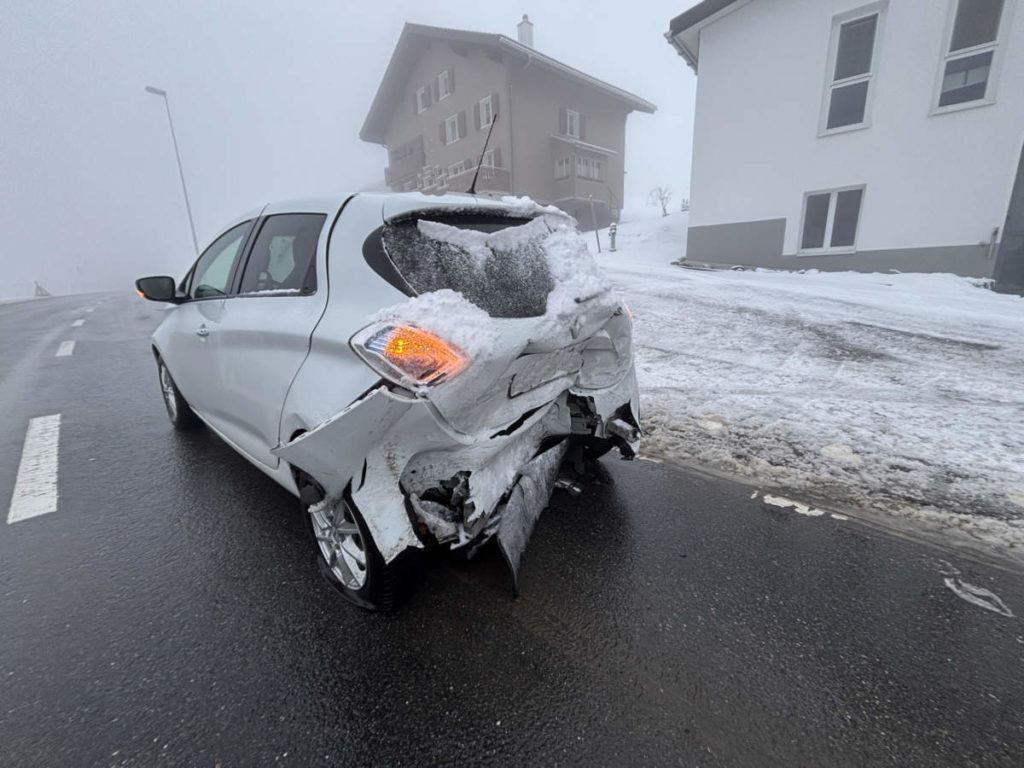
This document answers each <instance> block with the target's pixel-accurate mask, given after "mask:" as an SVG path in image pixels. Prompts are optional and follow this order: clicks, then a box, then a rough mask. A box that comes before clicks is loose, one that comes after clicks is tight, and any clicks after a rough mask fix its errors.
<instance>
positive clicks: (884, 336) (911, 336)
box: [591, 212, 1024, 556]
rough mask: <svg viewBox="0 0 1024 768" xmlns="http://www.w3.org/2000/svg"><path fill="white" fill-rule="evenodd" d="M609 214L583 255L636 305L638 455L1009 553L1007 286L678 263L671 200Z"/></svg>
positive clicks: (1015, 400)
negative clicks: (611, 225)
mask: <svg viewBox="0 0 1024 768" xmlns="http://www.w3.org/2000/svg"><path fill="white" fill-rule="evenodd" d="M625 219H626V220H625V221H624V222H623V223H622V224H621V225H620V227H619V238H618V247H619V250H618V252H616V253H609V252H608V251H607V239H606V233H605V232H602V245H603V246H604V247H605V252H604V253H603V254H601V255H600V256H598V260H599V262H600V263H601V265H602V267H603V268H604V269H605V270H606V271H607V273H608V274H609V276H610V277H611V278H612V280H613V281H614V282H615V283H616V284H617V286H618V287H619V288H620V290H621V291H622V292H623V294H624V296H625V298H626V300H627V301H628V302H629V304H630V307H631V308H632V310H633V312H634V314H635V335H636V340H637V369H638V374H639V376H640V385H641V390H642V397H643V402H642V409H643V413H644V417H645V420H646V426H647V427H648V428H649V429H650V430H651V435H650V437H649V438H648V439H647V440H646V441H645V443H644V449H643V450H644V453H645V455H647V456H648V457H650V458H655V459H662V460H677V461H690V462H697V463H700V464H704V465H708V466H711V467H714V468H719V469H722V470H727V471H731V472H735V473H738V474H743V475H747V476H750V477H752V478H754V479H755V480H757V481H758V482H760V483H763V484H764V485H765V486H766V487H769V486H770V487H774V488H784V489H788V490H791V491H793V492H794V493H796V494H802V496H801V498H804V499H810V500H817V501H818V502H819V503H822V504H830V505H831V506H833V507H845V508H848V509H853V510H861V511H864V510H867V511H874V512H875V513H883V514H885V515H888V516H890V517H891V516H896V517H898V518H903V519H913V520H914V521H915V522H917V523H919V524H924V525H925V526H928V527H930V528H933V529H935V528H940V529H943V530H947V529H950V528H954V529H958V530H959V531H960V532H961V533H964V534H966V535H969V536H972V537H974V538H975V539H977V540H980V541H982V542H984V543H987V544H996V545H998V546H999V547H1001V548H1003V549H1004V553H1006V554H1016V556H1022V555H1024V428H1022V426H1021V425H1022V421H1024V418H1022V417H1024V378H1022V377H1024V300H1022V299H1020V298H1017V297H1011V296H1003V295H999V294H995V293H992V292H991V291H988V290H985V289H983V288H980V287H977V286H976V285H974V283H973V282H972V281H970V280H966V279H963V278H958V277H954V276H951V275H920V274H902V275H897V274H858V273H854V272H841V273H817V272H808V273H806V274H795V273H782V272H764V271H698V270H691V269H683V268H681V267H678V266H673V265H672V264H671V262H672V261H673V260H675V259H677V258H679V257H680V256H681V255H682V254H683V253H684V251H685V240H686V235H685V229H686V214H680V213H675V214H671V215H670V216H669V217H667V218H662V217H660V216H657V215H655V214H654V213H653V212H649V213H646V214H644V215H642V216H639V217H632V218H631V217H625ZM591 245H592V247H593V243H591ZM848 258H851V259H852V258H856V257H855V256H853V257H848ZM1011 550H1015V551H1011Z"/></svg>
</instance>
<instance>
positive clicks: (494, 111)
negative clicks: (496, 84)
mask: <svg viewBox="0 0 1024 768" xmlns="http://www.w3.org/2000/svg"><path fill="white" fill-rule="evenodd" d="M497 116H498V94H496V93H492V94H491V119H492V120H493V119H494V118H496V117H497Z"/></svg>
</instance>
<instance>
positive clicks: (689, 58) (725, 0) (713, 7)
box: [665, 0, 750, 72]
mask: <svg viewBox="0 0 1024 768" xmlns="http://www.w3.org/2000/svg"><path fill="white" fill-rule="evenodd" d="M749 2H750V0H703V2H700V3H697V4H696V5H695V6H693V7H692V8H691V9H690V10H688V11H683V12H682V13H680V14H679V15H678V16H676V17H675V18H674V19H672V21H670V22H669V25H668V32H666V33H665V37H666V39H667V40H668V42H669V45H671V46H672V47H673V48H675V49H676V50H677V51H678V52H679V55H680V56H682V57H683V58H684V59H686V63H687V64H689V65H690V66H691V67H693V71H694V72H696V71H697V57H698V55H699V53H700V30H701V28H703V27H705V26H707V25H708V24H710V23H711V22H713V21H715V20H717V19H719V18H721V17H722V16H725V15H726V14H727V13H730V12H731V11H734V10H736V8H739V7H740V6H743V5H746V4H747V3H749Z"/></svg>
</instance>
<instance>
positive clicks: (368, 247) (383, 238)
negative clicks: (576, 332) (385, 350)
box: [363, 213, 554, 318]
mask: <svg viewBox="0 0 1024 768" xmlns="http://www.w3.org/2000/svg"><path fill="white" fill-rule="evenodd" d="M547 235H548V229H547V227H546V226H545V225H544V222H543V220H541V219H529V218H521V217H509V216H498V215H468V214H467V215H452V214H441V215H424V214H422V213H418V214H416V216H415V217H409V218H406V219H403V220H397V221H392V222H390V223H388V224H387V225H385V226H384V227H382V228H381V229H380V230H378V232H377V233H375V235H371V237H370V238H369V239H368V240H367V243H366V244H365V246H364V249H363V252H364V256H365V257H366V260H367V261H368V262H369V263H370V266H371V267H373V268H374V269H375V270H376V271H377V272H378V274H380V275H381V276H382V277H383V278H384V279H386V280H388V281H389V282H391V283H392V285H395V287H397V288H399V289H400V290H404V291H405V292H406V293H412V294H423V293H429V292H431V291H437V290H441V289H444V288H450V289H451V290H453V291H456V292H458V293H461V294H462V295H463V296H465V297H466V299H467V300H469V301H471V302H472V303H473V304H475V305H477V306H478V307H480V308H481V309H483V310H484V311H485V312H487V313H488V314H489V315H490V316H491V317H497V318H522V317H540V316H542V315H543V314H544V313H545V311H546V309H547V297H548V293H550V292H551V290H552V288H554V281H553V280H552V277H551V271H550V268H549V264H548V258H547V256H546V254H545V252H544V248H543V247H542V243H543V240H544V238H545V237H546V236H547ZM382 258H384V259H386V261H385V262H382V261H381V260H382ZM392 267H393V268H392ZM395 273H397V274H395Z"/></svg>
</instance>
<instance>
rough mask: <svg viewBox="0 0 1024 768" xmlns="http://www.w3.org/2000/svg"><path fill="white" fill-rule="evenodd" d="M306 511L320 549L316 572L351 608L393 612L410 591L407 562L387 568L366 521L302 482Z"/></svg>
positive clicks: (316, 487)
mask: <svg viewBox="0 0 1024 768" xmlns="http://www.w3.org/2000/svg"><path fill="white" fill-rule="evenodd" d="M298 480H299V490H300V499H301V501H302V507H303V511H304V512H305V514H306V519H307V520H308V521H309V525H310V529H311V531H312V533H313V540H314V542H315V544H316V547H317V566H318V567H319V568H320V573H321V575H323V577H324V578H325V579H326V580H327V582H328V583H329V584H330V585H331V586H332V587H334V589H336V590H337V591H338V592H340V593H341V595H342V597H344V598H345V599H346V600H348V601H349V602H351V603H354V604H356V605H358V606H359V607H360V608H363V609H365V610H368V611H380V612H382V613H387V612H389V611H392V610H394V609H395V608H396V607H397V606H398V605H399V603H401V601H402V599H403V598H404V597H405V594H406V591H407V589H406V587H407V585H408V579H407V575H406V573H405V572H404V567H403V566H404V560H405V558H403V557H402V556H399V557H398V558H396V559H395V560H392V561H391V562H390V563H385V562H384V558H383V557H382V556H381V554H380V551H379V550H378V549H377V545H376V544H374V542H373V537H372V536H371V535H370V532H369V529H368V528H367V526H366V522H365V521H364V520H363V516H362V515H361V514H360V513H359V510H358V509H356V507H355V505H354V504H353V503H352V502H351V501H349V500H348V499H344V498H343V499H340V500H338V501H337V502H336V503H333V504H332V503H330V502H328V501H325V500H324V493H323V490H322V489H321V488H320V486H319V485H318V484H317V483H316V482H315V481H312V480H310V478H308V477H305V476H300V477H299V478H298Z"/></svg>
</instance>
